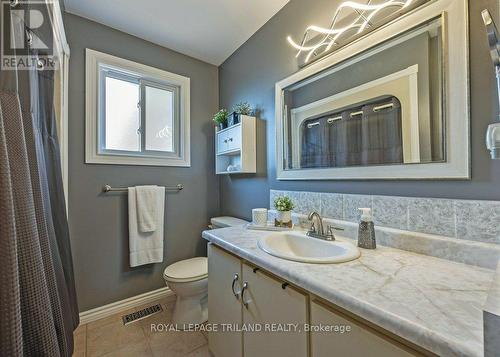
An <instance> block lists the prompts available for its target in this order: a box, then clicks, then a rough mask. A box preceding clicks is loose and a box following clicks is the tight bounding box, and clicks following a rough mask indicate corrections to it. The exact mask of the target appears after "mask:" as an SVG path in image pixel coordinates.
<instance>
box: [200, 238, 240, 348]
mask: <svg viewBox="0 0 500 357" xmlns="http://www.w3.org/2000/svg"><path fill="white" fill-rule="evenodd" d="M236 275H237V276H238V278H237V279H235V276H236ZM233 280H234V284H233ZM240 283H241V262H240V260H239V259H238V258H236V257H234V256H232V255H231V254H228V253H226V252H224V251H223V250H222V249H219V248H217V247H216V246H214V245H213V244H209V246H208V322H209V323H210V324H215V326H217V327H218V330H217V331H213V332H209V334H208V344H209V348H210V350H211V351H212V353H213V354H214V355H215V356H216V357H226V356H227V357H240V356H242V333H241V332H237V331H227V330H226V331H222V326H229V325H228V324H231V325H232V326H238V327H241V320H242V311H241V310H242V305H241V302H240V296H239V293H240V291H241V286H240ZM233 288H234V290H233ZM233 291H234V292H235V293H236V294H235V293H233ZM235 295H236V296H235Z"/></svg>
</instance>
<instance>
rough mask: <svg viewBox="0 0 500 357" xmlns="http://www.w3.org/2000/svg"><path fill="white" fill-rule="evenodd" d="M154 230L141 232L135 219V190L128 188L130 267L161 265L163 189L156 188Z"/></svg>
mask: <svg viewBox="0 0 500 357" xmlns="http://www.w3.org/2000/svg"><path fill="white" fill-rule="evenodd" d="M156 206H157V209H156V219H155V222H156V230H155V231H154V232H141V231H139V227H138V224H137V223H138V219H137V217H138V216H137V196H136V188H135V187H129V188H128V229H129V256H130V266H131V267H135V266H138V265H143V264H151V263H161V262H162V261H163V228H164V224H163V215H164V210H165V188H164V187H157V195H156Z"/></svg>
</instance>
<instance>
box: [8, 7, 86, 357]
mask: <svg viewBox="0 0 500 357" xmlns="http://www.w3.org/2000/svg"><path fill="white" fill-rule="evenodd" d="M23 6H29V5H28V4H26V5H25V4H23ZM4 9H5V8H4ZM14 30H15V29H14ZM30 55H32V56H38V55H41V54H39V53H37V52H36V51H31V53H30ZM53 103H54V73H53V71H52V70H50V69H45V68H31V69H29V70H27V69H24V70H19V71H13V70H8V71H6V70H0V185H1V186H0V217H1V222H0V277H1V280H2V281H1V283H2V288H1V289H0V313H1V315H0V316H1V318H0V354H1V355H2V356H4V355H5V356H71V354H72V351H73V330H74V329H75V328H76V326H77V325H78V322H79V321H78V306H77V302H76V294H75V287H74V278H73V265H72V258H71V248H70V241H69V229H68V223H67V219H66V207H65V200H64V192H63V185H62V174H61V167H60V154H59V145H58V138H57V132H56V122H55V110H54V104H53Z"/></svg>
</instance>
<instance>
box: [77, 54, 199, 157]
mask: <svg viewBox="0 0 500 357" xmlns="http://www.w3.org/2000/svg"><path fill="white" fill-rule="evenodd" d="M86 61H87V78H86V81H87V88H86V102H87V113H86V134H87V137H86V162H87V163H101V164H131V165H159V166H190V157H189V151H190V150H189V78H186V77H183V76H179V75H176V74H173V73H169V72H166V71H163V70H159V69H156V68H152V67H148V66H145V65H141V64H138V63H135V62H131V61H128V60H124V59H121V58H117V57H114V56H110V55H107V54H104V53H100V52H96V51H93V50H89V49H87V54H86Z"/></svg>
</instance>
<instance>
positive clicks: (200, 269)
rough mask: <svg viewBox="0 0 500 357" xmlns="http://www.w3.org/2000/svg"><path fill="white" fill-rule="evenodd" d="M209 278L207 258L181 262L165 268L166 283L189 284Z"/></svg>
mask: <svg viewBox="0 0 500 357" xmlns="http://www.w3.org/2000/svg"><path fill="white" fill-rule="evenodd" d="M207 277H208V259H207V257H196V258H191V259H185V260H181V261H179V262H177V263H174V264H171V265H169V266H168V267H166V268H165V271H164V272H163V278H164V279H165V280H166V281H171V282H176V283H187V282H192V281H197V280H201V279H205V278H207Z"/></svg>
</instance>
